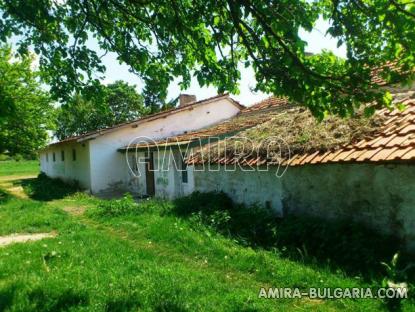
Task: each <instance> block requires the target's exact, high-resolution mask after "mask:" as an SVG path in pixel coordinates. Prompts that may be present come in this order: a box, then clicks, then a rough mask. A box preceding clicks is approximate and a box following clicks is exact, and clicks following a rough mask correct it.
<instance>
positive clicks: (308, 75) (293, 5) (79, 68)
mask: <svg viewBox="0 0 415 312" xmlns="http://www.w3.org/2000/svg"><path fill="white" fill-rule="evenodd" d="M0 10H1V11H2V12H4V14H2V15H1V17H0V34H1V36H0V40H1V41H3V42H7V41H10V40H12V39H15V38H17V39H16V40H15V44H16V47H17V50H18V51H19V53H21V54H24V53H27V51H28V49H29V47H31V48H32V49H33V50H34V51H35V52H36V54H37V55H38V57H39V60H40V61H39V63H40V69H41V71H42V72H43V75H42V77H43V78H44V81H45V83H47V84H48V85H49V86H50V90H51V93H52V94H53V95H54V96H55V97H57V98H65V97H68V96H69V95H71V94H72V93H73V91H74V90H76V91H79V90H81V89H84V90H85V89H88V88H84V87H85V86H87V87H90V86H91V85H92V86H95V85H96V84H97V83H99V81H98V80H99V77H101V76H102V74H103V73H105V66H104V64H103V59H102V55H105V54H106V53H108V52H112V53H116V55H117V59H118V60H119V61H120V62H121V63H124V64H127V65H128V66H129V67H130V69H131V71H132V72H134V73H136V74H137V75H138V76H139V77H140V78H142V80H143V83H144V84H145V87H144V90H143V92H144V97H145V101H146V102H147V103H148V105H151V104H152V103H160V102H163V100H164V99H165V98H166V96H167V91H166V90H167V88H168V86H169V84H170V83H171V82H173V81H179V85H180V86H181V87H182V88H183V89H187V88H189V86H190V84H191V81H192V78H193V79H197V81H198V83H199V84H200V86H205V85H212V86H214V87H216V88H217V90H218V92H224V91H229V92H232V93H237V92H238V82H239V80H240V79H241V70H240V69H241V66H245V67H251V68H252V69H253V71H254V73H255V78H256V81H257V83H256V85H255V88H256V90H260V91H263V92H265V93H273V94H277V95H287V96H289V97H290V98H291V100H294V101H296V102H299V103H301V104H302V105H305V106H307V107H308V108H310V109H311V111H312V112H313V114H314V115H315V116H318V117H320V118H323V117H324V116H325V115H327V114H338V115H341V116H347V115H350V114H353V111H354V110H355V109H357V108H358V107H359V106H360V105H361V104H366V105H367V106H368V110H367V111H368V112H373V111H374V109H375V108H379V107H381V106H382V105H389V104H390V98H389V97H388V94H387V93H386V92H385V90H382V89H379V86H378V85H377V82H379V80H377V81H373V80H372V70H373V69H375V68H376V69H377V72H376V74H377V75H378V76H379V77H380V78H382V79H383V80H384V81H385V82H386V83H399V82H403V83H404V82H409V81H411V80H413V79H414V75H413V70H412V69H413V68H414V66H415V39H414V38H415V27H414V24H415V23H414V21H415V15H414V10H415V4H414V2H413V1H409V0H393V1H391V0H376V1H374V0H372V1H350V0H336V1H331V0H313V1H304V0H289V1H287V0H286V1H276V2H270V1H269V0H255V1H252V0H219V1H218V0H193V1H161V0H154V1H138V2H137V1H119V0H111V1H106V2H105V3H104V4H103V2H102V1H100V0H90V1H81V2H80V1H63V2H56V1H34V0H27V1H0ZM319 19H324V20H325V21H326V23H327V24H328V26H327V33H328V35H329V36H330V37H332V38H334V40H335V41H336V42H337V45H338V46H339V47H341V46H342V47H344V49H345V50H346V53H347V58H346V59H341V58H339V57H336V56H335V55H334V54H333V53H331V52H328V51H323V52H322V53H320V54H316V55H310V54H309V53H307V51H308V47H307V45H308V43H309V42H306V41H305V40H304V36H303V35H302V34H303V33H304V31H307V32H311V31H313V30H315V31H320V32H321V31H323V32H324V31H326V30H325V29H324V28H323V29H318V28H319V25H320V24H321V23H319ZM320 27H321V26H320ZM323 27H324V26H323ZM316 28H317V29H316ZM22 29H23V30H24V31H22ZM310 37H311V36H310ZM97 46H98V48H96V47H97ZM91 47H95V48H94V49H91ZM388 63H389V64H391V63H392V64H393V65H394V66H391V67H390V66H384V65H385V64H388ZM175 78H177V79H175ZM374 102H377V103H376V104H375V106H374V105H372V104H373V103H374ZM368 103H370V104H368Z"/></svg>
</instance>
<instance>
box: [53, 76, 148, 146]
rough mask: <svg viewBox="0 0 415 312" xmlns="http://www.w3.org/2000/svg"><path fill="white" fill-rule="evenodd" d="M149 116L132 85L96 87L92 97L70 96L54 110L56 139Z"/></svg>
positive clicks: (142, 100) (121, 83)
mask: <svg viewBox="0 0 415 312" xmlns="http://www.w3.org/2000/svg"><path fill="white" fill-rule="evenodd" d="M148 113H150V109H148V108H146V107H144V99H143V97H142V96H141V95H140V94H138V93H137V91H136V89H135V86H134V85H129V84H128V83H126V82H124V81H116V82H114V83H111V84H108V85H100V86H99V88H98V89H97V91H96V92H94V94H93V95H92V96H82V95H81V94H75V95H73V96H72V97H71V98H70V99H69V100H68V101H66V102H65V103H64V104H63V105H62V106H61V107H59V108H58V109H57V129H56V131H55V135H56V136H57V137H58V138H59V139H61V140H62V139H64V138H67V137H70V136H74V135H79V134H83V133H85V132H89V131H95V130H99V129H102V128H107V127H111V126H114V125H116V124H120V123H123V122H126V121H131V120H135V119H137V118H139V117H142V116H143V115H146V114H148Z"/></svg>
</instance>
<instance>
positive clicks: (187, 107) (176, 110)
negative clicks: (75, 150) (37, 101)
mask: <svg viewBox="0 0 415 312" xmlns="http://www.w3.org/2000/svg"><path fill="white" fill-rule="evenodd" d="M221 99H227V100H229V101H230V103H231V104H233V105H235V106H236V107H237V108H238V109H240V110H243V109H245V108H246V107H245V106H243V105H242V104H240V103H239V102H238V101H236V100H234V99H232V98H231V97H230V96H229V94H228V93H225V94H218V95H216V96H212V97H210V98H207V99H203V100H199V101H196V102H193V103H189V104H187V105H185V106H182V107H176V108H172V109H169V110H165V111H161V112H158V113H155V114H151V115H148V116H144V117H142V118H139V119H137V120H133V121H129V122H125V123H122V124H118V125H115V126H112V127H109V128H104V129H100V130H95V131H91V132H88V133H85V134H81V135H77V136H73V137H69V138H66V139H64V140H61V141H59V142H54V143H51V144H49V145H48V146H47V147H46V148H48V147H50V146H55V145H59V144H64V143H68V142H84V141H87V140H91V139H94V138H96V137H99V136H101V135H104V134H106V133H110V132H113V131H116V130H118V129H121V128H124V127H129V126H137V125H139V124H141V123H144V122H149V121H152V120H156V119H160V118H165V117H167V116H169V115H172V114H176V113H179V112H182V111H186V110H192V109H193V108H194V107H195V106H199V105H205V104H208V103H212V102H215V101H218V100H221Z"/></svg>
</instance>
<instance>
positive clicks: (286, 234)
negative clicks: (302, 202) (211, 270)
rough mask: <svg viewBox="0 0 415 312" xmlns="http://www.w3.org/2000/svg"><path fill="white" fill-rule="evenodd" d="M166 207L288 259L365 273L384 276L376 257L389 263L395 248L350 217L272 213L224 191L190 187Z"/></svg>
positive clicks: (390, 240)
mask: <svg viewBox="0 0 415 312" xmlns="http://www.w3.org/2000/svg"><path fill="white" fill-rule="evenodd" d="M168 213H171V214H174V215H176V216H179V217H182V218H186V219H189V220H190V221H191V222H195V223H196V225H197V224H203V225H207V226H209V227H210V228H213V229H214V230H215V231H217V232H220V233H221V234H224V235H226V236H229V237H231V238H233V239H236V240H237V241H238V242H239V243H240V244H243V245H246V246H251V247H261V248H266V249H276V250H277V251H278V252H279V253H280V254H281V255H282V256H285V257H288V258H290V259H292V260H296V261H301V262H304V263H314V264H317V265H323V266H324V265H327V266H328V267H329V268H332V269H334V270H336V269H342V270H343V271H345V272H346V273H349V274H351V275H354V274H361V275H362V276H363V277H365V278H368V279H372V278H379V277H382V276H384V275H385V269H384V267H383V266H382V264H381V262H386V263H389V262H390V260H391V259H392V257H393V255H394V254H395V253H396V252H397V251H398V250H399V249H400V242H399V240H398V239H397V238H394V237H386V236H382V235H380V234H379V233H377V232H375V231H373V230H370V229H368V228H366V227H365V226H363V225H362V224H357V223H354V222H351V221H350V220H343V221H336V222H330V221H328V220H324V219H321V218H316V217H309V216H306V217H304V216H302V217H300V216H287V217H284V218H282V219H281V218H276V217H275V214H274V213H273V212H272V211H270V210H267V209H264V208H260V207H255V206H253V207H245V206H243V205H239V204H235V203H233V202H232V200H231V199H230V198H229V197H228V196H227V195H226V194H224V193H193V194H192V195H190V196H188V197H184V198H180V199H177V200H175V201H174V205H173V208H172V210H171V211H170V212H168Z"/></svg>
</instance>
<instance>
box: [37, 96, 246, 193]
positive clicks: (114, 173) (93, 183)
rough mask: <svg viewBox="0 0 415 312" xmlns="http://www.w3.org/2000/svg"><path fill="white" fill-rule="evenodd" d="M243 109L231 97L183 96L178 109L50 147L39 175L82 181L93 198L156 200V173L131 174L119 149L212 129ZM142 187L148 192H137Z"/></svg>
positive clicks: (42, 155) (149, 158)
mask: <svg viewBox="0 0 415 312" xmlns="http://www.w3.org/2000/svg"><path fill="white" fill-rule="evenodd" d="M242 108H243V106H241V105H240V104H239V103H238V102H236V101H234V100H233V99H232V98H230V97H229V96H228V95H218V96H215V97H212V98H208V99H204V100H201V101H196V98H195V97H194V96H189V95H181V97H180V104H179V107H177V108H175V109H171V110H167V111H162V112H160V113H156V114H153V115H150V116H145V117H143V118H140V119H138V120H135V121H131V122H127V123H124V124H120V125H117V126H114V127H111V128H106V129H101V130H97V131H94V132H90V133H85V134H83V135H79V136H76V137H70V138H67V139H65V140H62V141H59V142H56V143H53V144H50V145H49V146H47V147H46V148H45V149H43V150H42V151H40V162H41V171H42V172H44V173H46V174H47V175H48V176H50V177H54V178H61V179H62V180H65V181H74V180H75V181H78V182H79V183H80V185H81V186H82V187H84V188H86V189H89V190H91V192H92V193H95V194H96V193H102V192H107V191H108V192H115V191H119V192H124V191H127V190H130V191H133V192H137V193H142V194H148V195H154V193H155V192H156V191H157V190H156V185H155V177H154V174H153V173H154V172H153V171H152V170H147V174H148V176H147V179H146V177H145V173H144V176H141V179H140V177H137V176H135V175H134V174H133V175H131V170H129V169H130V168H129V167H128V161H126V154H125V153H120V152H119V151H118V149H119V148H122V147H124V146H126V145H128V144H132V143H133V142H135V141H137V140H138V141H140V140H143V139H145V140H160V139H163V138H165V137H171V136H175V135H179V134H183V133H185V132H187V131H195V130H198V129H201V128H204V127H208V126H211V125H214V124H217V123H219V122H221V121H223V120H226V119H229V118H231V117H233V116H235V115H237V114H238V113H239V112H240V110H241V109H242ZM152 156H153V155H152V154H149V155H147V158H146V163H147V166H146V168H148V169H151V168H153V167H154V163H153V162H154V160H153V158H152ZM142 181H143V183H142ZM140 186H142V187H144V189H142V190H141V189H138V188H139V187H140Z"/></svg>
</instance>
